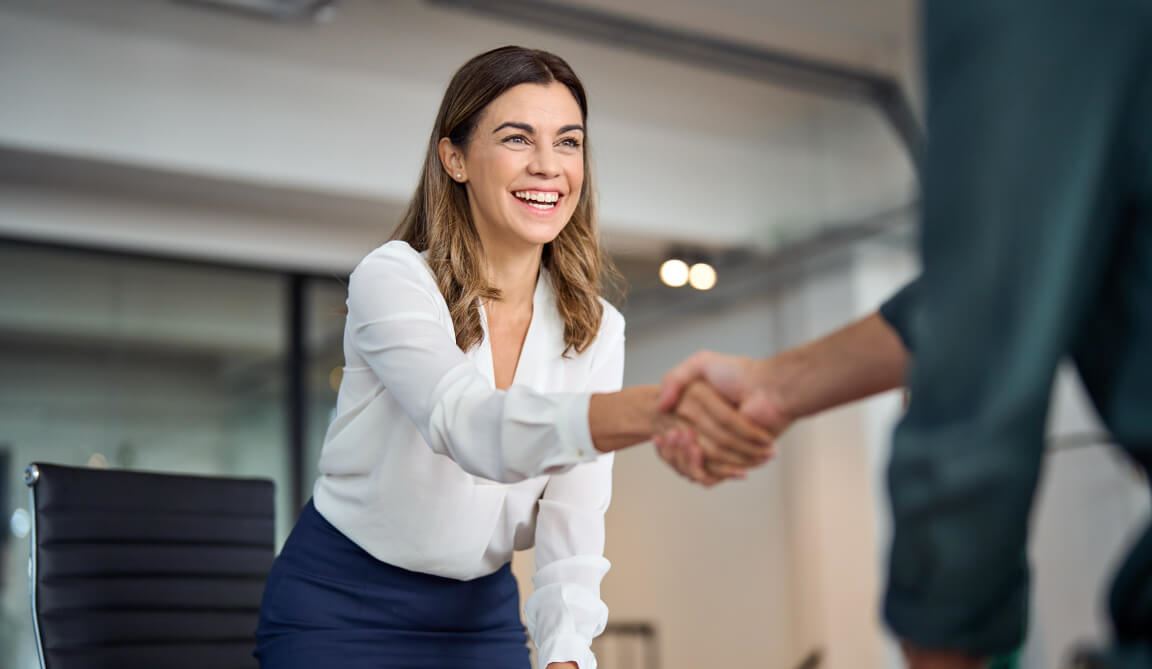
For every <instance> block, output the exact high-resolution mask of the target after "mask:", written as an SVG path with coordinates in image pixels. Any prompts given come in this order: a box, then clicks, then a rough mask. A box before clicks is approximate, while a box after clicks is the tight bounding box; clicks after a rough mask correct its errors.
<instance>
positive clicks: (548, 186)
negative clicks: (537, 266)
mask: <svg viewBox="0 0 1152 669" xmlns="http://www.w3.org/2000/svg"><path fill="white" fill-rule="evenodd" d="M445 144H446V146H445ZM441 157H442V159H443V160H444V164H445V166H446V167H447V168H448V172H449V176H450V177H452V178H454V179H455V178H456V175H457V174H460V175H461V177H460V179H459V180H462V181H465V182H466V184H467V188H468V202H469V206H470V207H471V209H472V218H473V220H474V221H475V222H476V227H477V230H478V232H479V233H480V238H481V240H482V241H484V243H485V244H493V243H494V244H501V245H504V244H508V245H515V246H520V245H533V246H542V245H544V244H546V243H548V242H550V241H552V240H553V239H555V238H556V236H557V235H559V234H560V231H561V230H563V229H564V226H565V225H567V223H568V220H569V219H571V218H572V212H574V211H575V210H576V203H577V201H578V200H579V199H580V192H581V189H582V188H583V186H584V121H583V118H582V117H581V114H580V106H579V105H578V104H577V102H576V99H575V98H574V97H573V96H572V93H571V92H570V91H569V90H568V89H567V88H566V87H565V86H564V85H563V84H559V83H555V82H554V83H550V84H521V85H519V86H515V87H513V88H510V89H508V90H507V91H505V92H504V94H503V95H501V96H500V97H498V98H496V99H495V100H493V101H492V102H491V104H489V105H488V107H487V108H486V109H485V110H484V111H483V112H482V113H481V115H480V119H479V120H478V122H477V123H476V128H475V129H474V130H473V133H472V138H471V140H470V141H469V143H468V146H467V149H466V150H465V151H464V152H462V153H461V152H460V151H459V150H458V149H457V148H456V147H454V146H453V145H452V144H451V142H449V141H448V140H441Z"/></svg>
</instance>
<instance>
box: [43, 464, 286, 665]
mask: <svg viewBox="0 0 1152 669" xmlns="http://www.w3.org/2000/svg"><path fill="white" fill-rule="evenodd" d="M25 482H26V483H27V484H28V486H29V489H30V490H31V496H32V500H31V507H32V509H33V510H34V512H33V514H32V516H33V519H34V522H33V529H32V535H31V542H30V545H31V564H30V572H29V573H30V586H31V592H32V618H33V626H34V630H35V633H36V646H37V651H38V653H39V656H40V663H41V666H42V667H44V668H45V669H113V668H115V669H145V668H147V669H185V668H187V669H193V668H194V669H251V668H252V667H255V666H256V661H255V660H254V659H253V658H252V649H253V647H254V646H255V639H254V636H253V632H254V631H255V629H256V621H257V615H258V611H259V607H260V597H261V594H262V592H263V589H264V578H265V576H266V574H267V573H268V569H269V568H270V567H271V565H272V558H273V553H274V551H275V531H276V529H275V507H274V486H273V484H272V482H271V481H267V480H257V479H224V478H210V477H200V476H175V475H169V474H152V473H143V472H130V471H122V470H107V469H86V468H78V467H62V466H58V465H49V464H32V465H29V466H28V469H27V470H26V471H25Z"/></svg>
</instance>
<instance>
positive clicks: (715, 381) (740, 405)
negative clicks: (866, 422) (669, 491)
mask: <svg viewBox="0 0 1152 669" xmlns="http://www.w3.org/2000/svg"><path fill="white" fill-rule="evenodd" d="M778 390H779V389H778V387H777V386H776V385H774V383H773V379H772V378H771V374H770V373H769V372H768V369H767V366H766V363H765V361H758V360H753V359H752V358H744V357H738V356H729V355H721V354H718V353H712V352H709V351H701V352H700V353H697V354H695V355H693V356H692V357H690V358H688V359H687V360H685V361H684V362H683V363H681V364H680V365H679V366H677V367H676V368H675V369H673V370H672V371H671V372H669V373H668V374H667V375H666V376H665V377H664V380H663V383H662V384H661V388H660V398H659V409H660V411H661V412H663V413H661V415H660V419H659V420H658V421H657V433H656V434H655V435H653V442H654V443H655V445H656V452H657V453H658V454H659V455H660V457H661V458H662V459H663V460H664V461H665V462H667V463H668V464H669V465H671V466H672V468H673V469H675V470H676V471H677V472H679V473H680V474H681V475H682V476H684V477H685V478H688V479H689V480H691V481H694V482H696V483H699V484H701V485H704V486H713V485H715V484H717V483H720V482H721V481H725V480H727V479H733V478H744V476H745V475H746V473H747V472H748V470H749V469H752V468H755V467H759V466H760V465H763V464H764V463H766V462H768V461H769V460H771V459H772V458H773V457H774V456H775V454H776V439H777V437H779V436H780V435H781V434H782V433H783V432H784V431H785V430H786V429H787V428H788V426H789V425H791V423H792V420H793V418H792V417H791V416H790V415H789V413H788V411H787V409H786V407H785V403H784V401H783V398H782V397H781V396H780V392H778Z"/></svg>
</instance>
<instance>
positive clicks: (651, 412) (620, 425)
mask: <svg viewBox="0 0 1152 669" xmlns="http://www.w3.org/2000/svg"><path fill="white" fill-rule="evenodd" d="M659 394H660V387H659V386H632V387H629V388H625V389H623V390H621V391H618V392H615V393H597V394H595V395H592V399H591V400H590V402H589V403H588V424H589V428H590V430H591V432H592V444H593V445H594V446H595V447H596V450H598V451H603V452H605V453H607V452H609V451H616V450H619V449H621V448H626V447H628V446H634V445H636V444H639V443H643V442H645V441H648V440H649V439H651V438H652V435H653V434H654V433H655V432H656V430H657V428H656V425H657V421H658V420H659V417H660V412H659V411H658V409H657V407H656V401H657V398H658V396H659Z"/></svg>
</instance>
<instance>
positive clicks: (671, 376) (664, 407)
mask: <svg viewBox="0 0 1152 669" xmlns="http://www.w3.org/2000/svg"><path fill="white" fill-rule="evenodd" d="M711 355H712V354H711V352H710V351H699V352H697V353H695V354H693V355H692V356H691V357H689V358H688V359H687V360H685V361H684V362H682V363H680V364H679V365H677V366H676V367H675V368H674V369H673V370H672V371H670V372H668V373H667V374H665V375H664V379H663V381H662V382H661V383H660V400H659V406H660V410H661V411H671V410H672V409H673V408H674V407H675V406H676V404H677V403H678V402H679V401H680V395H681V393H683V392H684V388H685V387H686V386H687V385H688V384H689V383H691V382H693V381H695V380H696V379H698V378H700V377H702V376H703V375H704V369H705V367H707V364H708V358H709V357H710V356H711Z"/></svg>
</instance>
